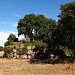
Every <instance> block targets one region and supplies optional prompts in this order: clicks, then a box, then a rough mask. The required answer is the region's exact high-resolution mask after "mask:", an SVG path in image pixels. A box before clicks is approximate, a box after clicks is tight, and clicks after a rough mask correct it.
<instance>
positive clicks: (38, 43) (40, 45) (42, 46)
mask: <svg viewBox="0 0 75 75" xmlns="http://www.w3.org/2000/svg"><path fill="white" fill-rule="evenodd" d="M34 45H35V47H36V48H38V49H39V50H44V51H45V50H46V47H47V44H46V43H43V42H42V41H34Z"/></svg>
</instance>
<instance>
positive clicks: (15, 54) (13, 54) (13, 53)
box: [4, 44, 35, 59]
mask: <svg viewBox="0 0 75 75" xmlns="http://www.w3.org/2000/svg"><path fill="white" fill-rule="evenodd" d="M9 48H10V49H9ZM34 48H35V46H26V47H25V46H24V45H23V44H21V45H20V46H13V48H11V46H7V47H6V50H5V53H4V57H7V58H17V59H30V58H31V56H32V54H33V49H34ZM8 49H9V50H8ZM24 49H26V50H27V52H26V53H24V54H21V51H22V50H24Z"/></svg>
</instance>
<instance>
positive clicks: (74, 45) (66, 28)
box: [58, 2, 75, 51]
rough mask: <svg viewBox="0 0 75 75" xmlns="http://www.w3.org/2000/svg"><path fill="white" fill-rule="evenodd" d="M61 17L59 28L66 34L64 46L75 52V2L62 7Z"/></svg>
mask: <svg viewBox="0 0 75 75" xmlns="http://www.w3.org/2000/svg"><path fill="white" fill-rule="evenodd" d="M59 17H60V19H59V21H58V23H59V28H60V29H61V30H62V32H64V34H62V35H63V36H64V38H63V43H62V45H63V46H67V47H68V50H71V49H72V50H75V2H70V3H67V4H64V5H62V6H61V13H60V15H59ZM72 50H71V51H72ZM66 51H67V50H66Z"/></svg>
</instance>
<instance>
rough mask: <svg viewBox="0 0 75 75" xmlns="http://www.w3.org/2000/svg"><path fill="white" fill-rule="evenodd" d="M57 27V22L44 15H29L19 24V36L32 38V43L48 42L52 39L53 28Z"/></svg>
mask: <svg viewBox="0 0 75 75" xmlns="http://www.w3.org/2000/svg"><path fill="white" fill-rule="evenodd" d="M55 25H56V22H55V20H52V19H48V18H46V17H45V16H44V15H41V14H39V15H34V14H27V15H25V17H24V18H23V19H21V20H20V21H19V23H18V26H17V29H18V35H21V34H24V35H25V38H26V36H28V37H29V38H30V41H34V40H42V41H45V42H47V41H49V40H50V39H51V34H52V28H53V27H55ZM50 28H51V29H50ZM48 39H49V40H48Z"/></svg>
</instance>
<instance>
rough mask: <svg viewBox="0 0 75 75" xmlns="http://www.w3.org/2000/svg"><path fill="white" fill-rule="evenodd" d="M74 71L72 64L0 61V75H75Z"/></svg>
mask: <svg viewBox="0 0 75 75" xmlns="http://www.w3.org/2000/svg"><path fill="white" fill-rule="evenodd" d="M74 70H75V65H74V64H54V65H52V64H29V62H28V60H26V59H25V60H22V59H2V58H1V59H0V75H75V73H74Z"/></svg>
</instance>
